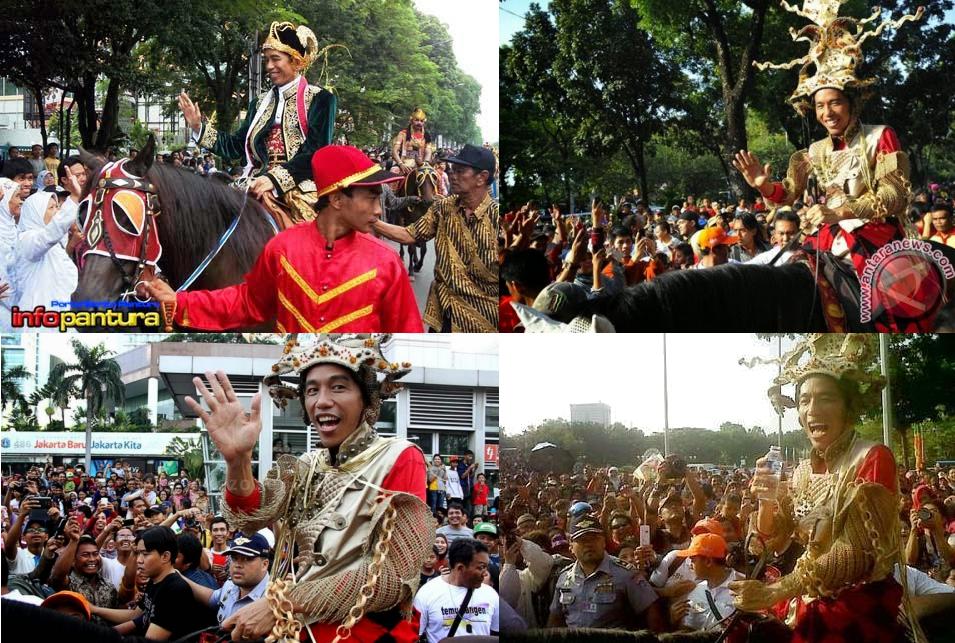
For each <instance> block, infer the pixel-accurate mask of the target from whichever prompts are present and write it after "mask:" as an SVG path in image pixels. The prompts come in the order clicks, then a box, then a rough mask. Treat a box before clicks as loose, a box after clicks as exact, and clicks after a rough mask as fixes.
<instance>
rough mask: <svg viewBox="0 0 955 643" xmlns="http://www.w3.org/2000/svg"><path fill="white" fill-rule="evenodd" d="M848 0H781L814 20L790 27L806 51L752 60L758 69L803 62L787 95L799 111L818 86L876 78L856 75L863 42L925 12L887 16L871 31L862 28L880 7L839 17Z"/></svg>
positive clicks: (853, 83) (839, 86)
mask: <svg viewBox="0 0 955 643" xmlns="http://www.w3.org/2000/svg"><path fill="white" fill-rule="evenodd" d="M847 1H848V0H804V2H803V8H802V9H800V8H799V7H797V6H794V5H791V4H789V3H788V2H786V1H785V0H783V1H782V2H781V4H782V6H783V8H784V9H785V10H786V11H789V12H791V13H795V14H797V15H799V16H802V17H804V18H808V19H809V20H811V21H812V22H813V24H811V25H806V26H805V27H803V28H802V29H801V30H799V31H798V32H797V31H796V30H795V29H790V30H789V33H790V35H791V36H792V39H793V40H794V41H798V40H803V41H805V42H808V43H809V53H808V54H807V55H805V56H803V57H802V58H797V59H796V60H791V61H789V62H788V63H785V64H780V65H777V64H773V63H759V62H754V63H753V64H754V65H756V67H757V68H758V69H759V70H760V71H764V70H766V69H792V68H793V67H795V66H797V65H802V68H801V69H800V70H799V84H798V85H797V86H796V91H794V92H793V93H792V95H791V96H790V97H789V102H790V103H791V104H792V105H793V107H795V108H796V111H797V112H799V113H800V114H801V113H803V109H804V108H805V106H806V101H807V100H808V99H809V98H810V97H811V96H812V95H813V94H814V93H816V92H817V91H818V90H820V89H827V88H832V89H838V90H842V91H844V90H845V89H846V88H858V89H862V88H865V87H867V86H869V85H871V84H873V83H874V82H875V81H874V80H873V79H871V78H870V79H865V80H863V79H860V78H858V77H857V76H856V67H857V66H858V65H859V63H860V62H862V43H864V42H865V41H866V40H867V39H868V38H870V37H872V36H879V35H881V34H882V32H883V31H884V30H885V29H886V28H887V27H893V28H896V29H897V28H898V27H900V26H902V24H904V23H905V22H908V21H912V20H919V19H921V18H922V15H923V14H924V13H925V7H919V8H918V11H916V12H915V14H914V15H906V16H902V17H901V18H899V19H898V20H891V19H890V20H886V21H885V22H883V23H882V24H880V25H879V26H878V27H876V28H875V29H874V30H872V31H865V27H866V25H868V24H869V23H871V22H874V21H875V20H877V19H878V18H879V16H881V15H882V9H881V8H878V7H877V8H876V9H875V10H874V11H873V12H872V15H871V16H869V17H868V18H865V19H861V20H860V19H856V18H849V17H843V18H840V17H839V8H840V6H841V5H842V4H844V3H845V2H847Z"/></svg>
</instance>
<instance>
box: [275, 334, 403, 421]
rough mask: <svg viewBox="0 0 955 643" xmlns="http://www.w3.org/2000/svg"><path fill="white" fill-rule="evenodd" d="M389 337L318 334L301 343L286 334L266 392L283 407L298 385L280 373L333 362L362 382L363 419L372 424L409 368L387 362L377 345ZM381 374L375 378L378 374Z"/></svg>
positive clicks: (299, 372) (299, 371)
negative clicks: (366, 401)
mask: <svg viewBox="0 0 955 643" xmlns="http://www.w3.org/2000/svg"><path fill="white" fill-rule="evenodd" d="M390 338H391V335H388V334H382V335H377V334H351V335H338V336H330V335H327V334H322V335H319V337H318V341H317V342H316V343H314V344H311V345H309V346H301V345H300V344H299V342H298V336H297V335H290V336H289V339H288V341H287V342H286V343H285V350H284V351H283V355H282V358H281V359H280V360H279V361H278V362H276V363H275V364H273V365H272V374H271V375H268V376H267V377H265V378H264V380H263V382H264V383H265V384H266V386H268V387H269V395H271V396H272V399H273V400H274V401H275V403H276V404H277V405H278V406H280V407H282V408H285V407H286V406H287V405H288V401H289V400H294V399H297V398H299V397H300V396H301V392H302V388H301V385H300V383H299V385H298V386H291V385H289V384H287V383H285V382H283V381H282V376H288V375H297V376H301V375H302V374H303V373H305V372H306V371H307V370H308V369H310V368H311V367H313V366H317V365H318V364H334V365H336V366H341V367H342V368H345V369H348V370H350V371H352V372H353V373H355V374H356V375H357V376H358V378H359V379H360V380H361V381H362V382H363V383H364V385H365V390H366V391H367V392H368V396H369V398H370V404H369V407H368V408H367V409H365V421H366V422H368V424H369V426H374V425H375V422H377V421H378V414H379V412H380V410H381V401H382V400H384V399H387V398H389V397H392V396H393V395H394V394H395V393H397V392H398V391H400V390H401V385H400V384H397V383H396V382H395V380H398V379H400V378H402V377H404V376H405V375H407V374H408V373H410V372H411V364H410V363H408V362H402V363H400V364H399V363H397V362H389V361H388V360H387V359H385V356H384V354H383V353H382V351H381V345H382V344H384V343H386V342H387V341H388V340H389V339H390ZM379 374H382V375H384V379H383V380H381V381H379V380H378V375H379Z"/></svg>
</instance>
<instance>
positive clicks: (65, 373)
mask: <svg viewBox="0 0 955 643" xmlns="http://www.w3.org/2000/svg"><path fill="white" fill-rule="evenodd" d="M70 343H71V344H72V345H73V355H74V356H75V357H76V360H77V361H76V362H75V363H73V364H68V363H65V362H64V363H59V364H57V365H55V366H54V367H53V369H52V371H51V376H52V377H54V378H62V380H63V383H64V384H63V385H64V386H70V387H72V388H75V389H76V390H77V391H79V392H80V393H82V395H83V398H84V399H85V400H86V470H87V471H89V470H90V445H91V443H92V431H93V417H94V415H96V414H98V413H100V412H102V411H103V408H104V403H105V400H106V397H107V396H109V397H110V398H111V399H112V400H113V403H114V404H116V405H117V406H119V405H122V403H123V401H124V400H125V399H126V389H125V387H124V386H123V381H122V378H121V374H122V370H121V369H120V367H119V364H118V363H117V362H116V360H114V359H112V355H113V352H112V351H110V350H109V349H107V348H106V346H105V345H103V344H97V345H96V346H94V347H93V348H89V347H88V346H86V345H85V344H83V343H81V342H80V341H78V340H76V339H74V340H72V341H71V342H70Z"/></svg>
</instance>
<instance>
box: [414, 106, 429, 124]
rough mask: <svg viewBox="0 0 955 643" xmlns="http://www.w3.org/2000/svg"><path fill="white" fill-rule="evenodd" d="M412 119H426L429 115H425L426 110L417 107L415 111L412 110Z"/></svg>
mask: <svg viewBox="0 0 955 643" xmlns="http://www.w3.org/2000/svg"><path fill="white" fill-rule="evenodd" d="M411 120H413V121H426V120H428V117H427V115H425V113H424V110H423V109H421V108H420V107H415V108H414V111H413V112H411Z"/></svg>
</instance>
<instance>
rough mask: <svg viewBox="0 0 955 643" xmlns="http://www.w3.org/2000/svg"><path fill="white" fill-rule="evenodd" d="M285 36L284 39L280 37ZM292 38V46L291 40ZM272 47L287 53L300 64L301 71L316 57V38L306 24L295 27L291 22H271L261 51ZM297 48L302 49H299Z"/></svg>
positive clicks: (309, 65)
mask: <svg viewBox="0 0 955 643" xmlns="http://www.w3.org/2000/svg"><path fill="white" fill-rule="evenodd" d="M280 32H281V34H282V35H284V36H285V41H283V40H282V38H281V37H280ZM293 39H294V46H293V44H291V42H292V41H293ZM266 49H274V50H276V51H281V52H282V53H284V54H288V55H289V56H291V57H292V60H293V61H295V62H297V63H298V64H299V65H301V66H302V71H303V72H304V71H305V70H306V69H308V68H309V67H311V66H312V63H313V62H314V61H315V58H316V57H318V38H316V37H315V32H313V31H312V30H311V29H309V28H308V27H306V26H304V25H303V26H301V27H296V26H295V25H293V24H292V23H291V22H273V23H272V24H271V26H269V35H268V37H267V38H266V39H265V42H263V43H262V51H265V50H266ZM299 49H302V50H304V53H302V51H299Z"/></svg>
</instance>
